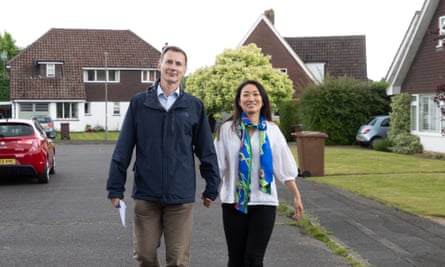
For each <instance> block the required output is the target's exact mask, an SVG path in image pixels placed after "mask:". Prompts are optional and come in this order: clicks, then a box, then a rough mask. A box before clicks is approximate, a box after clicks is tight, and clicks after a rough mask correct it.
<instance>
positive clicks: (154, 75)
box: [141, 69, 158, 83]
mask: <svg viewBox="0 0 445 267" xmlns="http://www.w3.org/2000/svg"><path fill="white" fill-rule="evenodd" d="M157 79H158V71H157V70H156V69H150V70H143V71H142V72H141V80H142V82H143V83H147V82H155V81H156V80H157Z"/></svg>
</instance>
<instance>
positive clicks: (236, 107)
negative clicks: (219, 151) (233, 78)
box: [216, 80, 272, 137]
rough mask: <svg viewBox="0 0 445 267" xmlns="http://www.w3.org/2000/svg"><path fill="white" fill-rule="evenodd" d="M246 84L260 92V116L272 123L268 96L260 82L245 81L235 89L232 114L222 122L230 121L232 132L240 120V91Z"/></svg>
mask: <svg viewBox="0 0 445 267" xmlns="http://www.w3.org/2000/svg"><path fill="white" fill-rule="evenodd" d="M248 84H252V85H255V87H256V88H257V89H258V91H259V92H260V95H261V98H262V100H263V106H262V107H261V110H260V115H262V116H263V117H264V118H265V119H266V120H268V121H272V111H271V109H270V102H269V96H268V95H267V92H266V90H265V89H264V86H263V85H262V84H261V83H260V82H258V81H255V80H245V81H244V82H242V83H241V84H240V85H239V86H238V88H237V89H236V95H235V99H234V102H233V114H232V115H231V116H230V117H229V118H227V119H226V120H225V121H224V122H226V121H232V128H233V130H236V128H237V126H238V121H239V120H240V118H241V113H242V112H243V110H242V109H241V106H240V104H239V102H240V99H241V91H242V90H243V88H244V86H246V85H248ZM216 136H217V137H219V129H218V131H217V135H216Z"/></svg>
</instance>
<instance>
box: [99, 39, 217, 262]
mask: <svg viewBox="0 0 445 267" xmlns="http://www.w3.org/2000/svg"><path fill="white" fill-rule="evenodd" d="M158 68H159V71H160V79H159V80H158V81H156V83H155V84H154V86H152V87H150V88H148V90H147V91H145V92H141V93H138V94H136V95H135V96H133V97H132V99H131V101H130V105H129V107H128V111H127V114H126V117H125V120H124V123H123V125H122V129H121V132H120V134H119V139H118V141H117V143H116V147H115V150H114V152H113V155H112V158H111V164H110V170H109V177H108V182H107V190H108V198H109V199H110V200H111V203H112V204H113V206H114V207H118V206H119V200H120V199H123V198H124V190H125V182H126V174H127V168H128V165H129V163H130V161H131V157H132V154H133V149H134V148H135V149H136V150H135V154H136V155H135V156H136V158H135V164H134V166H133V171H134V187H133V192H132V197H133V199H134V258H135V260H136V261H137V263H138V264H139V266H159V262H158V257H157V249H158V247H159V244H160V242H161V236H162V234H164V241H165V246H166V264H167V266H189V262H190V250H191V239H192V223H193V205H194V202H195V194H196V173H195V172H196V168H195V155H196V156H197V157H198V158H199V160H200V173H201V176H202V177H203V178H204V179H205V181H206V187H205V190H204V192H203V193H202V199H203V204H204V206H206V207H209V206H210V205H211V204H212V201H214V200H215V199H216V197H217V195H218V186H219V183H220V177H219V171H218V163H217V159H216V154H215V148H214V146H213V139H212V135H211V130H210V126H209V123H208V120H207V116H206V113H205V110H204V106H203V103H202V102H201V101H200V100H199V99H198V98H196V97H194V96H192V95H190V94H188V93H186V92H184V90H183V88H182V85H181V79H182V77H183V76H184V74H185V72H186V69H187V55H186V53H185V52H184V51H183V50H182V49H180V48H179V47H176V46H166V47H164V49H163V51H162V53H161V58H160V61H159V64H158Z"/></svg>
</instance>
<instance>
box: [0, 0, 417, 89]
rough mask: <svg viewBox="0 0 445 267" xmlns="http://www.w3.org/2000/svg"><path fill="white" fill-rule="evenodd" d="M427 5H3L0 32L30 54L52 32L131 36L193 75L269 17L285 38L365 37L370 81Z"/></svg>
mask: <svg viewBox="0 0 445 267" xmlns="http://www.w3.org/2000/svg"><path fill="white" fill-rule="evenodd" d="M423 3H424V0H224V1H222V0H163V1H149V0H125V1H117V0H108V1H95V0H76V1H67V0H39V1H34V0H16V1H2V3H1V4H0V33H1V34H2V35H3V34H4V32H8V33H9V34H11V36H12V38H13V39H14V40H15V41H16V45H17V46H19V47H21V48H24V47H26V46H28V45H30V44H32V43H33V42H34V41H36V40H37V39H38V38H40V37H41V36H42V35H44V34H45V33H46V32H47V31H49V30H50V29H51V28H69V29H111V30H131V31H132V32H133V33H135V34H136V35H138V36H139V37H140V38H142V39H143V40H144V41H146V42H147V43H149V44H151V45H152V46H154V47H155V48H157V49H158V50H161V48H162V47H163V46H164V44H165V43H168V44H170V45H177V46H179V47H181V48H183V49H184V50H185V51H186V53H187V55H188V59H189V62H188V73H191V72H193V71H195V70H196V69H198V68H201V67H205V66H211V65H213V64H214V62H215V58H216V56H217V55H219V54H221V53H223V52H224V50H225V49H234V48H236V47H237V46H238V45H239V44H240V42H241V41H242V39H244V37H245V36H246V35H247V34H248V32H249V31H250V30H251V28H252V27H253V26H254V24H255V22H256V21H257V19H258V18H259V17H260V16H261V14H263V13H264V11H265V10H269V9H273V10H274V12H275V29H276V30H277V31H278V33H279V34H280V35H281V36H282V37H310V36H312V37H313V36H344V35H365V36H366V51H367V67H368V70H367V71H368V78H370V79H372V80H380V79H382V78H384V77H385V76H386V73H387V71H388V69H389V67H390V65H391V62H392V60H393V58H394V56H395V54H396V52H397V49H398V47H399V46H400V44H401V42H402V40H403V36H404V34H405V32H406V30H407V29H408V26H409V24H410V22H411V20H412V18H413V16H414V14H415V12H416V11H418V10H421V8H422V5H423Z"/></svg>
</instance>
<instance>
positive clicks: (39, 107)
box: [35, 103, 49, 112]
mask: <svg viewBox="0 0 445 267" xmlns="http://www.w3.org/2000/svg"><path fill="white" fill-rule="evenodd" d="M35 111H36V112H48V111H49V108H48V103H35Z"/></svg>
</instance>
